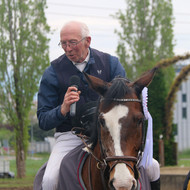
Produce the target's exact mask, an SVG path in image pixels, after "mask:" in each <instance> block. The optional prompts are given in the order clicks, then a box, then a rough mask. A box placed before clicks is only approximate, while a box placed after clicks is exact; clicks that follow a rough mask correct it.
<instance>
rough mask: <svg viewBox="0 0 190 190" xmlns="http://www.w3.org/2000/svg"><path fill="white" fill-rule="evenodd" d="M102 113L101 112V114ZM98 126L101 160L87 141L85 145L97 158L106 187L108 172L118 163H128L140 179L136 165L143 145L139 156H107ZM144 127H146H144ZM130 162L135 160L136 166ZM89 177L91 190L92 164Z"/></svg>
mask: <svg viewBox="0 0 190 190" xmlns="http://www.w3.org/2000/svg"><path fill="white" fill-rule="evenodd" d="M103 100H104V98H101V99H100V102H101V101H103ZM110 100H112V101H116V102H139V103H141V102H142V101H141V100H139V99H116V98H114V99H110ZM100 114H101V113H99V115H100ZM99 115H98V117H99ZM98 125H99V121H98ZM97 128H98V135H99V137H98V140H99V145H100V150H101V160H100V159H98V158H97V157H96V156H95V155H94V153H93V152H92V150H91V149H90V148H89V146H88V145H87V144H86V143H85V146H86V148H87V149H88V150H89V152H90V155H91V156H92V157H94V158H95V160H96V161H97V168H98V169H100V170H101V176H102V182H103V185H104V189H106V183H105V175H106V172H108V173H110V172H111V171H112V170H113V168H114V167H115V166H116V165H117V164H118V163H124V164H125V165H127V166H128V167H129V168H130V169H131V170H132V171H133V173H134V176H135V179H138V177H139V175H138V170H137V168H136V165H137V163H138V162H139V160H140V157H141V155H142V147H141V148H140V150H139V153H138V156H137V157H133V156H109V157H107V156H106V155H105V153H104V150H103V148H102V142H101V138H100V127H98V126H97ZM142 128H144V127H142ZM143 143H144V129H143V142H142V145H143ZM142 145H141V146H142ZM90 161H91V158H90ZM109 162H113V163H112V165H111V167H110V168H108V163H109ZM128 162H133V163H134V167H133V166H132V165H131V164H129V163H128ZM89 178H90V180H89V183H90V190H92V183H91V174H90V164H89Z"/></svg>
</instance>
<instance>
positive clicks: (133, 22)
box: [115, 0, 175, 159]
mask: <svg viewBox="0 0 190 190" xmlns="http://www.w3.org/2000/svg"><path fill="white" fill-rule="evenodd" d="M126 4H127V8H126V10H125V11H124V12H122V11H121V10H119V11H118V12H117V13H116V15H115V18H117V19H118V20H119V22H120V25H121V30H116V31H115V32H116V33H117V35H118V36H119V43H118V46H117V54H118V56H119V58H120V61H121V63H122V64H123V66H124V67H125V70H126V72H127V76H128V78H130V79H136V78H137V77H139V76H140V75H141V74H142V73H144V72H145V71H146V70H149V69H151V68H152V67H153V66H155V65H156V63H157V62H158V61H159V60H161V59H165V58H169V57H173V47H174V43H173V36H174V35H173V16H172V3H171V1H170V0H156V1H150V0H126ZM174 75H175V72H174V68H173V67H172V66H170V67H168V68H167V69H162V70H159V72H158V73H157V74H156V76H155V78H154V80H153V82H152V83H151V85H150V87H149V110H150V113H151V115H152V117H153V122H154V129H153V133H154V157H155V158H156V159H158V157H159V156H158V155H159V150H158V140H159V136H160V134H163V132H164V129H163V127H164V116H165V103H166V97H167V94H168V91H169V87H170V86H171V83H172V80H173V78H174ZM163 135H164V134H163ZM171 138H172V137H171ZM167 146H168V147H167V148H169V146H170V145H169V144H167ZM169 149H170V148H169ZM170 150H171V149H170ZM166 159H168V158H166Z"/></svg>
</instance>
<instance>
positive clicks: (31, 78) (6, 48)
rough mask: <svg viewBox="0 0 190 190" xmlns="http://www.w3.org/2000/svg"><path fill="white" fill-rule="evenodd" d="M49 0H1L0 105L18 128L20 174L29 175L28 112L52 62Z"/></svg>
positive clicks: (17, 147) (16, 145) (18, 173)
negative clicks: (27, 164) (27, 161)
mask: <svg viewBox="0 0 190 190" xmlns="http://www.w3.org/2000/svg"><path fill="white" fill-rule="evenodd" d="M45 8H46V0H25V1H23V0H0V36H1V38H0V68H1V69H0V81H1V82H0V97H1V99H0V105H1V107H2V109H3V112H4V114H5V115H6V117H7V119H8V120H9V122H10V123H11V125H13V126H14V130H15V141H16V142H15V152H16V165H17V177H19V178H22V177H24V176H25V159H26V151H27V146H28V128H27V126H28V124H29V123H28V122H29V120H28V113H29V111H30V108H31V104H32V100H33V97H34V95H35V93H36V92H37V90H38V84H39V80H40V77H41V75H42V72H43V71H44V69H45V68H46V67H47V65H48V64H49V56H48V42H49V39H48V38H47V37H46V35H47V33H49V31H50V28H49V26H48V24H47V22H46V17H45V12H44V9H45Z"/></svg>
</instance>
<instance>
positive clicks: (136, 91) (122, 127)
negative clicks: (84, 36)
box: [85, 68, 156, 190]
mask: <svg viewBox="0 0 190 190" xmlns="http://www.w3.org/2000/svg"><path fill="white" fill-rule="evenodd" d="M155 71H156V68H154V69H152V70H151V71H149V72H147V73H145V74H144V75H143V76H142V77H140V78H139V79H138V80H136V81H135V82H129V81H128V80H126V79H124V78H116V79H114V80H113V81H112V82H111V83H107V82H105V81H102V80H101V79H98V78H96V77H93V76H90V75H87V74H85V75H86V78H87V81H88V83H89V84H90V86H91V87H92V88H93V89H94V90H95V91H96V92H98V93H99V94H100V95H101V97H102V98H101V100H100V104H99V108H98V113H99V114H98V135H99V138H98V140H99V144H100V148H101V156H102V159H103V160H104V161H105V162H106V163H107V167H106V171H105V172H108V173H109V175H108V176H109V177H108V178H109V179H108V181H109V186H110V188H111V189H114V190H131V189H132V188H133V187H136V184H137V182H136V179H137V178H138V175H137V173H138V172H137V170H136V163H137V161H138V153H139V151H140V150H141V147H142V141H143V120H144V114H143V109H142V104H141V100H140V97H141V92H142V90H143V88H144V87H145V86H148V85H149V83H150V82H151V80H152V78H153V76H154V73H155Z"/></svg>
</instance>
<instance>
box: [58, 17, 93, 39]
mask: <svg viewBox="0 0 190 190" xmlns="http://www.w3.org/2000/svg"><path fill="white" fill-rule="evenodd" d="M71 24H77V25H79V26H80V29H81V37H82V38H84V37H87V36H89V35H90V32H89V28H88V26H87V25H86V24H85V23H83V22H79V21H69V22H67V23H66V24H65V25H64V26H63V27H62V29H61V31H62V30H63V29H64V28H65V27H66V26H69V25H71Z"/></svg>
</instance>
